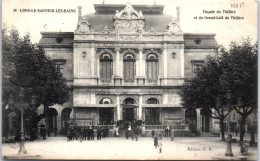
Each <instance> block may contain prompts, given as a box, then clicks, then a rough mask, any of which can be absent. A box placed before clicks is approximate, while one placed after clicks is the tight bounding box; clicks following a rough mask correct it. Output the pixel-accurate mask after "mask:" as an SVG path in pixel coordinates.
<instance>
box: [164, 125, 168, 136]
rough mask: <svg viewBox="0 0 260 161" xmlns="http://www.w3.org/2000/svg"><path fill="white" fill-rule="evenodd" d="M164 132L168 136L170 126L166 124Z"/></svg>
mask: <svg viewBox="0 0 260 161" xmlns="http://www.w3.org/2000/svg"><path fill="white" fill-rule="evenodd" d="M164 133H165V137H168V127H167V126H165V130H164Z"/></svg>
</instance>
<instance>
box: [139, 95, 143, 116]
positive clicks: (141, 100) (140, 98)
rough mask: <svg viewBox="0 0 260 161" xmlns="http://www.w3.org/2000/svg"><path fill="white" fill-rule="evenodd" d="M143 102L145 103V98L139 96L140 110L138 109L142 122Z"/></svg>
mask: <svg viewBox="0 0 260 161" xmlns="http://www.w3.org/2000/svg"><path fill="white" fill-rule="evenodd" d="M142 102H143V96H142V95H139V109H138V119H139V120H142V114H143V112H142Z"/></svg>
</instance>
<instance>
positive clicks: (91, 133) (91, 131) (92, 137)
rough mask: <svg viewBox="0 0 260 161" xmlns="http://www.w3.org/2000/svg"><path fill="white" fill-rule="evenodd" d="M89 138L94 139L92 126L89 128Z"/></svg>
mask: <svg viewBox="0 0 260 161" xmlns="http://www.w3.org/2000/svg"><path fill="white" fill-rule="evenodd" d="M90 138H91V140H95V139H94V128H93V127H91V128H90Z"/></svg>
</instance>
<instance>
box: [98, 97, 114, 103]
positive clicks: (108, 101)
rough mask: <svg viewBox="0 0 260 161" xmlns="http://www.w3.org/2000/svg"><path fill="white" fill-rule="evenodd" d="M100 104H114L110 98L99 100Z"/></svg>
mask: <svg viewBox="0 0 260 161" xmlns="http://www.w3.org/2000/svg"><path fill="white" fill-rule="evenodd" d="M99 104H114V102H113V101H112V100H111V99H110V98H103V99H101V100H100V101H99Z"/></svg>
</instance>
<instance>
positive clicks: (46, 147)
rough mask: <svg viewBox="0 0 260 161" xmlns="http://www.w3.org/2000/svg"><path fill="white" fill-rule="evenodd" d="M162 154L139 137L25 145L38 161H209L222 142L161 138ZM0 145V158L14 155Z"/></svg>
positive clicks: (219, 151)
mask: <svg viewBox="0 0 260 161" xmlns="http://www.w3.org/2000/svg"><path fill="white" fill-rule="evenodd" d="M95 139H96V138H95ZM162 143H163V148H162V153H159V149H156V148H155V147H154V146H153V139H152V138H150V137H140V138H139V140H138V141H135V140H132V139H128V140H126V139H125V138H124V137H119V138H115V137H109V138H105V139H102V140H101V141H100V140H95V141H82V142H80V141H79V140H77V141H76V140H75V141H70V142H67V139H66V137H48V138H47V140H41V139H38V140H36V141H33V142H30V141H26V142H25V148H26V150H27V152H28V153H29V154H31V155H41V157H42V159H142V160H143V159H158V160H161V159H178V160H180V159H184V160H187V159H189V160H193V159H194V160H196V159H202V160H209V159H212V156H224V155H225V150H226V143H225V142H223V141H220V138H219V137H176V138H175V139H174V141H170V138H163V141H162ZM18 150H19V149H12V148H11V147H10V146H9V145H8V144H2V156H5V155H12V154H17V152H18ZM232 150H233V154H234V156H240V155H241V154H240V153H239V150H240V147H239V146H238V143H233V144H232ZM249 155H250V156H249V159H253V160H256V159H257V158H258V157H257V156H258V154H257V148H251V147H250V149H249Z"/></svg>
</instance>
